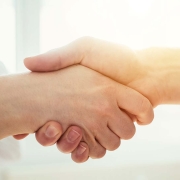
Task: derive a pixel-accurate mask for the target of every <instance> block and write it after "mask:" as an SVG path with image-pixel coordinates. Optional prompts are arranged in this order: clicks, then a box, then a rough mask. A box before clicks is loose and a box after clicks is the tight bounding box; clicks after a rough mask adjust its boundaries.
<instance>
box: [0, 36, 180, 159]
mask: <svg viewBox="0 0 180 180" xmlns="http://www.w3.org/2000/svg"><path fill="white" fill-rule="evenodd" d="M24 63H25V66H26V67H27V68H28V69H29V70H31V71H32V72H30V73H25V74H18V75H9V76H2V77H0V83H1V87H0V94H1V97H0V102H1V103H0V113H1V120H0V139H2V138H4V137H7V136H10V135H13V136H14V138H16V139H22V138H25V137H26V136H27V135H28V134H29V133H34V132H35V133H36V139H37V141H38V142H39V143H40V144H42V145H44V146H48V145H53V144H55V143H56V144H57V147H58V149H59V150H60V151H61V152H64V153H71V155H72V159H73V160H74V161H75V162H85V161H86V160H87V159H88V158H89V157H91V158H101V157H103V156H104V155H105V153H106V150H110V151H112V150H115V149H117V148H118V147H119V145H120V141H121V139H130V138H132V137H133V135H134V133H135V126H134V123H135V122H137V123H138V124H139V125H146V124H149V123H151V122H152V120H153V117H154V114H153V108H154V107H156V106H158V105H160V104H178V103H180V83H179V79H180V50H178V49H169V48H148V49H144V50H139V51H133V50H131V49H130V48H128V47H126V46H123V45H118V44H113V43H109V42H105V41H102V40H98V39H95V38H90V37H83V38H80V39H78V40H76V41H74V42H72V43H70V44H68V45H66V46H64V47H61V48H59V49H55V50H52V51H49V52H47V53H45V54H41V55H38V56H35V57H29V58H26V59H25V61H24Z"/></svg>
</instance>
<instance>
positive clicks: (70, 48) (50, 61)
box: [24, 42, 83, 72]
mask: <svg viewBox="0 0 180 180" xmlns="http://www.w3.org/2000/svg"><path fill="white" fill-rule="evenodd" d="M75 44H77V43H74V42H73V43H71V44H69V45H67V46H64V47H61V48H57V49H54V50H51V51H49V52H46V53H44V54H40V55H37V56H34V57H28V58H25V59H24V65H25V66H26V67H27V68H28V69H29V70H31V71H38V72H39V71H55V70H59V69H62V68H64V67H67V66H70V65H72V64H78V63H79V62H80V60H81V59H82V55H83V53H81V52H79V50H80V48H78V51H77V52H76V50H77V47H76V45H75ZM74 48H75V49H74ZM82 50H83V49H82ZM75 60H76V62H75Z"/></svg>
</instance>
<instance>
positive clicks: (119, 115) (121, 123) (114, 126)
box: [108, 109, 136, 143]
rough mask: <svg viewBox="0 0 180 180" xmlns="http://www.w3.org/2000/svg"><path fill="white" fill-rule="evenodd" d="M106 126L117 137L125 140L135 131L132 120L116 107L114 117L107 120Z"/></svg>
mask: <svg viewBox="0 0 180 180" xmlns="http://www.w3.org/2000/svg"><path fill="white" fill-rule="evenodd" d="M108 127H109V129H110V130H111V131H112V132H114V133H115V134H116V135H117V136H118V137H120V138H121V139H125V140H127V139H130V138H132V137H133V136H134V134H135V131H136V129H135V125H134V122H133V120H132V119H131V118H130V117H129V116H128V115H127V114H126V113H125V112H124V111H122V110H121V109H117V111H116V112H115V113H114V117H112V119H111V121H108ZM114 143H115V142H114ZM116 143H117V142H116Z"/></svg>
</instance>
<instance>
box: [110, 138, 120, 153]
mask: <svg viewBox="0 0 180 180" xmlns="http://www.w3.org/2000/svg"><path fill="white" fill-rule="evenodd" d="M120 144H121V140H120V139H119V140H118V139H117V140H115V141H112V142H111V144H110V146H109V148H108V150H109V151H114V150H116V149H117V148H119V146H120Z"/></svg>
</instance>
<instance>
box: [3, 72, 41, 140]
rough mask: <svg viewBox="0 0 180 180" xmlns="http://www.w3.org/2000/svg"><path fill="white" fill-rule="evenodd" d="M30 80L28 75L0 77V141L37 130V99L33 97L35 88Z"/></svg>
mask: <svg viewBox="0 0 180 180" xmlns="http://www.w3.org/2000/svg"><path fill="white" fill-rule="evenodd" d="M31 78H32V76H31V75H29V74H21V75H11V76H10V75H8V76H1V77H0V114H1V116H0V139H2V138H4V137H7V136H10V135H15V134H21V133H22V134H23V133H32V132H34V131H35V130H37V129H35V127H36V128H37V123H38V122H37V121H36V119H38V114H36V115H35V112H38V111H37V109H36V108H37V103H38V101H39V98H38V97H36V96H33V95H35V93H36V92H37V88H35V87H36V86H35V82H32V81H31ZM27 82H28V83H27ZM32 89H34V90H32ZM33 97H34V98H33ZM35 97H36V98H35ZM36 116H37V117H36ZM35 118H36V119H35ZM39 121H40V119H39Z"/></svg>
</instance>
